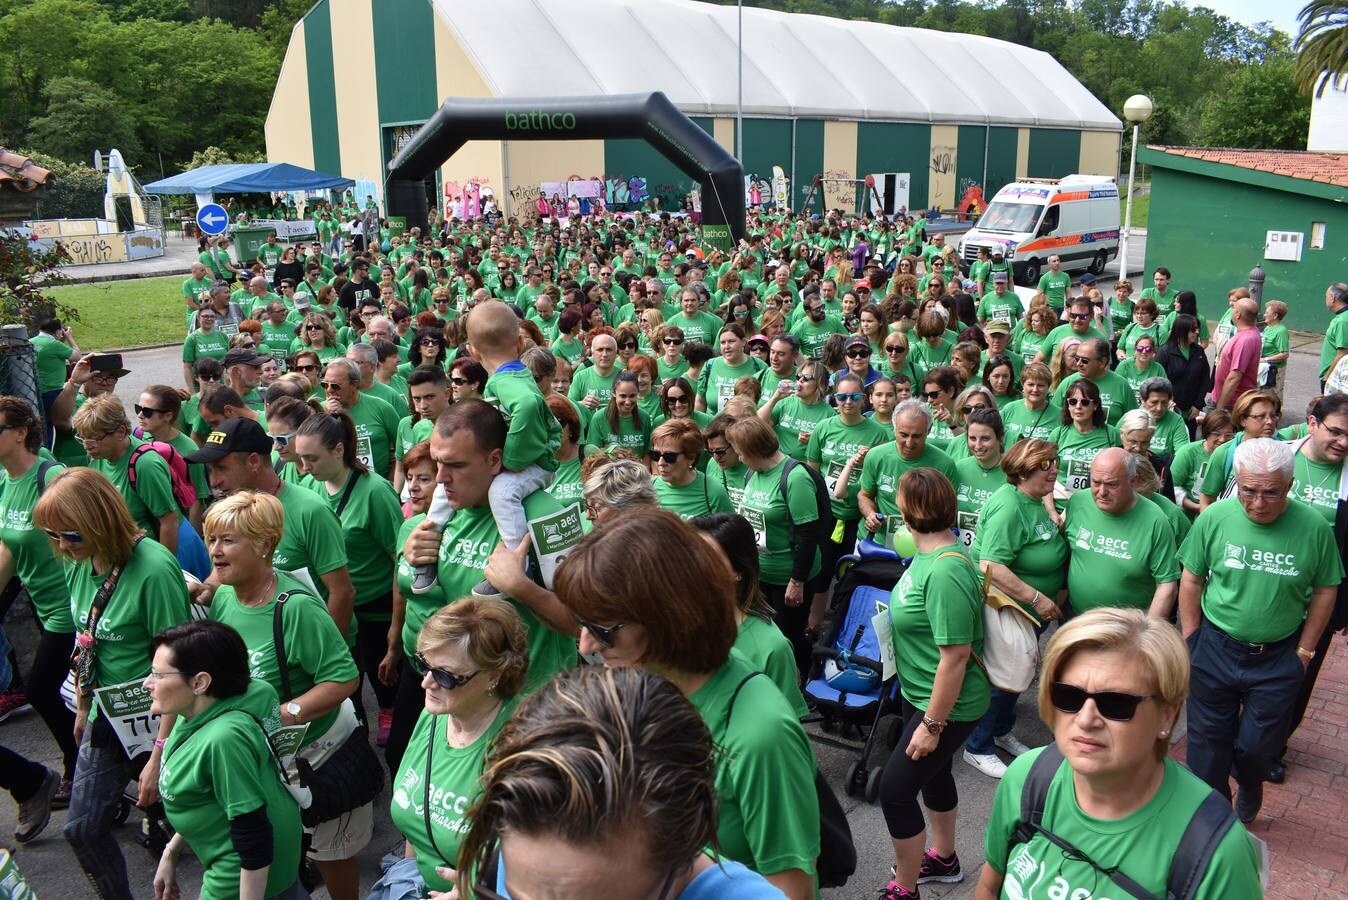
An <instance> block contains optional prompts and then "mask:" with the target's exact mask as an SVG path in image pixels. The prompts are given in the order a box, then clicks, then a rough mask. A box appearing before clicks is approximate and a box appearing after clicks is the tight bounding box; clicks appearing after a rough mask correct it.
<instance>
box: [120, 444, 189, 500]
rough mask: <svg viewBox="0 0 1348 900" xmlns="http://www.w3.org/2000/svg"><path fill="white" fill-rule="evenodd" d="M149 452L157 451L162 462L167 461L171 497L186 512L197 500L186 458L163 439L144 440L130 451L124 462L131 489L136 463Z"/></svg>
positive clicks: (134, 478)
mask: <svg viewBox="0 0 1348 900" xmlns="http://www.w3.org/2000/svg"><path fill="white" fill-rule="evenodd" d="M151 452H154V453H158V454H159V455H160V457H162V458H163V460H164V462H166V463H168V469H169V480H170V481H171V482H172V484H173V499H175V500H177V501H178V508H179V510H180V511H182V512H186V511H187V510H189V509H191V508H192V504H193V503H196V502H197V489H196V487H195V486H194V485H193V484H192V475H191V474H190V473H189V472H188V470H187V460H185V459H183V455H182V454H181V453H179V452H178V451H177V450H175V449H173V445H172V444H166V443H164V442H163V441H146V442H145V443H143V444H141V445H140V446H139V447H137V448H136V449H135V450H132V451H131V459H130V461H128V462H127V464H126V477H127V480H128V481H129V482H130V484H131V490H133V491H134V490H135V489H136V463H137V462H138V461H139V460H140V458H141V457H142V456H144V455H145V454H146V453H151Z"/></svg>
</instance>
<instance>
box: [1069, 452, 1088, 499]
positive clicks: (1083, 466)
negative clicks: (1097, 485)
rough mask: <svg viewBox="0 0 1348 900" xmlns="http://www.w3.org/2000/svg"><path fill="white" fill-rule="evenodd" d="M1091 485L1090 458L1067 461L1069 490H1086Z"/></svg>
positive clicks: (1072, 491) (1071, 491)
mask: <svg viewBox="0 0 1348 900" xmlns="http://www.w3.org/2000/svg"><path fill="white" fill-rule="evenodd" d="M1090 486H1091V464H1090V460H1085V459H1073V460H1070V461H1069V462H1068V463H1067V491H1068V493H1074V492H1076V491H1084V490H1086V489H1087V488H1089V487H1090Z"/></svg>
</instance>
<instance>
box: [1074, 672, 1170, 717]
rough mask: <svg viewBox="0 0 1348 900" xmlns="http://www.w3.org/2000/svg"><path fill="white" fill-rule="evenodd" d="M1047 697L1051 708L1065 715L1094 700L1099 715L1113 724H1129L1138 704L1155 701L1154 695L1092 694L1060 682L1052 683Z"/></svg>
mask: <svg viewBox="0 0 1348 900" xmlns="http://www.w3.org/2000/svg"><path fill="white" fill-rule="evenodd" d="M1048 696H1049V701H1050V702H1051V703H1052V704H1053V708H1054V709H1056V710H1058V711H1060V712H1065V713H1079V712H1081V708H1082V707H1083V706H1085V705H1086V701H1087V700H1094V701H1095V708H1096V710H1097V711H1098V712H1099V713H1100V715H1102V716H1104V717H1105V718H1106V719H1109V720H1111V721H1114V722H1131V721H1132V719H1133V715H1134V714H1135V713H1136V712H1137V705H1138V704H1139V703H1141V702H1142V701H1143V700H1155V699H1156V695H1155V694H1147V695H1146V696H1139V695H1137V694H1125V693H1124V692H1122V691H1094V692H1092V691H1088V690H1085V689H1084V688H1079V687H1077V686H1076V685H1074V684H1065V683H1064V682H1061V681H1055V682H1053V684H1052V685H1051V686H1050V687H1049V689H1048Z"/></svg>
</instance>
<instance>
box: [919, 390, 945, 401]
mask: <svg viewBox="0 0 1348 900" xmlns="http://www.w3.org/2000/svg"><path fill="white" fill-rule="evenodd" d="M942 393H943V392H942V391H923V392H922V396H923V397H926V398H927V399H928V400H939V399H941V394H942Z"/></svg>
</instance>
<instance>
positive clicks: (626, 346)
mask: <svg viewBox="0 0 1348 900" xmlns="http://www.w3.org/2000/svg"><path fill="white" fill-rule="evenodd" d="M618 349H619V350H635V349H637V342H636V341H623V342H622V343H621V344H619V345H618Z"/></svg>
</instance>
